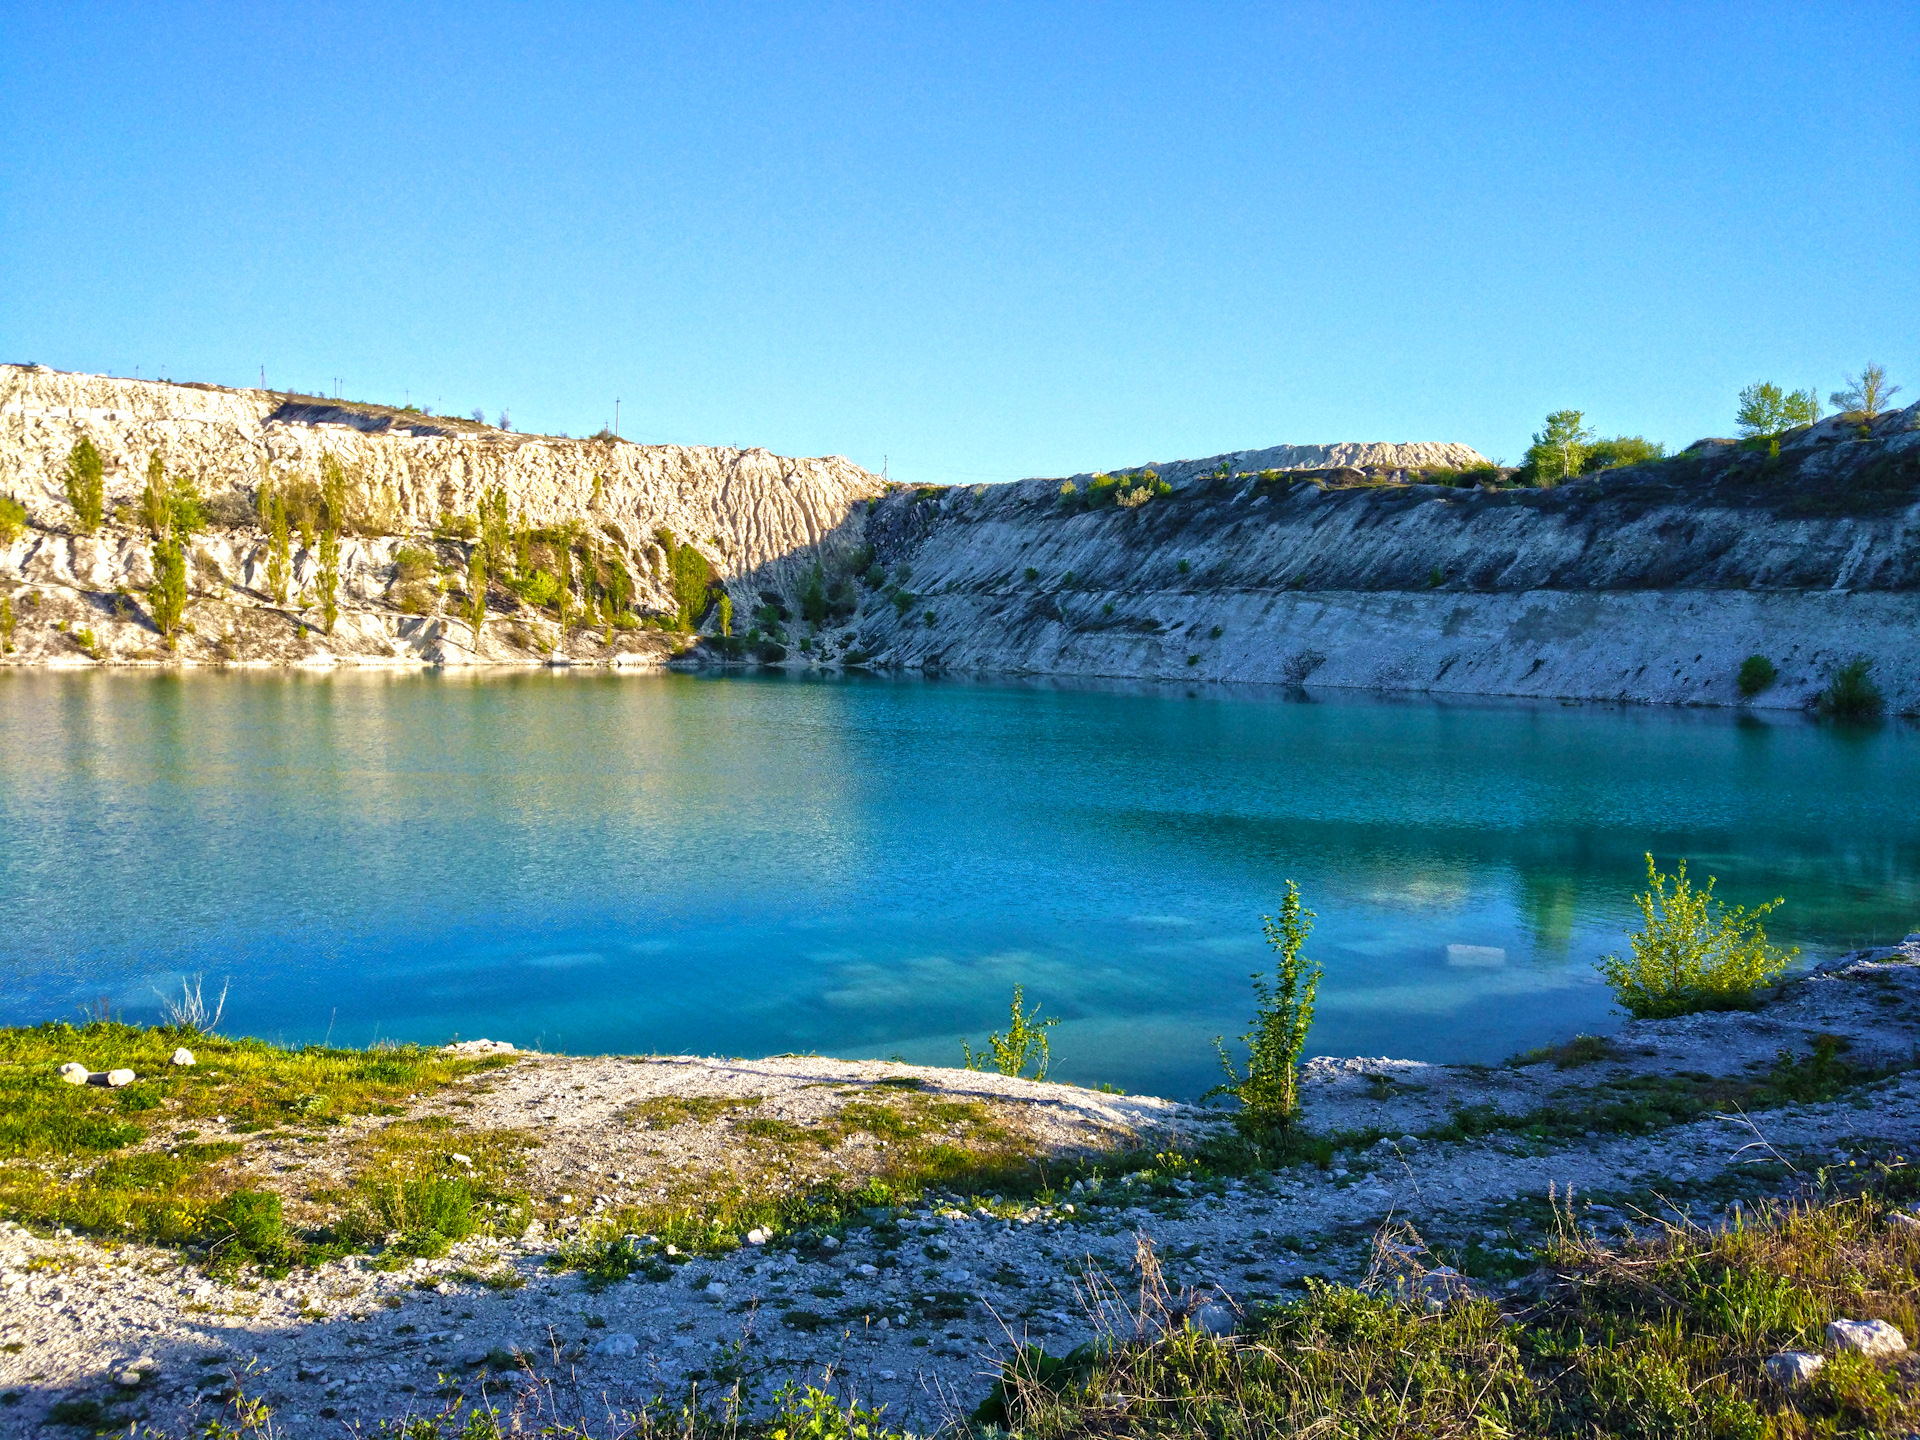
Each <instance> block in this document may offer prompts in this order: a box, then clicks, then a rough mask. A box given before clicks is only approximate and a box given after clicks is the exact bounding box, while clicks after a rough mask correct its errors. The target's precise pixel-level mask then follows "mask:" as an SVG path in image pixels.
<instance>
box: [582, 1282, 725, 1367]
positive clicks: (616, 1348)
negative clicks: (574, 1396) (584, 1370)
mask: <svg viewBox="0 0 1920 1440" xmlns="http://www.w3.org/2000/svg"><path fill="white" fill-rule="evenodd" d="M722 1288H724V1287H722ZM593 1353H594V1354H596V1355H609V1356H612V1357H613V1358H614V1359H616V1360H631V1359H632V1358H633V1357H634V1356H636V1355H638V1354H639V1353H640V1341H639V1339H638V1338H637V1337H636V1336H633V1335H629V1334H628V1333H627V1332H626V1331H624V1330H615V1331H614V1332H613V1333H612V1334H610V1335H607V1336H604V1337H603V1338H602V1339H601V1341H600V1343H599V1344H598V1345H595V1346H594V1347H593Z"/></svg>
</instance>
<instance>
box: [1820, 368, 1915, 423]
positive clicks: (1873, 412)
mask: <svg viewBox="0 0 1920 1440" xmlns="http://www.w3.org/2000/svg"><path fill="white" fill-rule="evenodd" d="M1846 380H1847V388H1846V389H1844V390H1836V391H1834V392H1833V394H1831V395H1829V396H1828V397H1827V398H1828V399H1829V400H1831V401H1832V402H1833V408H1834V409H1836V410H1838V411H1840V412H1841V413H1842V414H1843V415H1858V416H1859V417H1860V418H1861V419H1862V420H1877V419H1879V417H1880V416H1881V415H1882V414H1883V413H1885V411H1886V408H1887V402H1888V401H1890V400H1891V399H1893V397H1894V396H1896V395H1898V394H1899V393H1900V387H1899V386H1898V385H1889V384H1887V370H1886V367H1885V366H1884V365H1876V364H1874V363H1873V362H1872V361H1871V360H1869V361H1868V362H1867V363H1866V364H1865V365H1864V366H1863V367H1862V368H1861V370H1860V378H1859V379H1857V380H1856V379H1854V377H1853V376H1851V375H1849V376H1847V377H1846Z"/></svg>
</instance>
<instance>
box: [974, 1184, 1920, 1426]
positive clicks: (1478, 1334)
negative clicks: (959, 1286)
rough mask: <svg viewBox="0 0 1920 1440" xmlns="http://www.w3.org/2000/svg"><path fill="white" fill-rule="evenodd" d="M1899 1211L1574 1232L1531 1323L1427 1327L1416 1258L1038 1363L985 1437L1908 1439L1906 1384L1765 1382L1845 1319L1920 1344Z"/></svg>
mask: <svg viewBox="0 0 1920 1440" xmlns="http://www.w3.org/2000/svg"><path fill="white" fill-rule="evenodd" d="M1886 1211H1887V1203H1886V1201H1885V1199H1884V1197H1882V1196H1879V1195H1874V1194H1868V1195H1863V1196H1858V1197H1848V1198H1832V1197H1829V1198H1828V1199H1826V1200H1824V1201H1822V1202H1818V1203H1809V1204H1803V1205H1799V1206H1795V1207H1790V1208H1783V1209H1778V1210H1774V1211H1771V1212H1768V1213H1766V1214H1765V1215H1763V1216H1761V1217H1760V1218H1759V1219H1757V1220H1756V1221H1755V1222H1754V1223H1751V1224H1747V1225H1744V1226H1738V1227H1734V1228H1732V1229H1729V1230H1724V1231H1721V1232H1718V1233H1712V1234H1709V1233H1707V1232H1705V1231H1701V1230H1697V1229H1681V1228H1676V1229H1672V1230H1668V1231H1666V1232H1664V1233H1662V1234H1660V1235H1659V1236H1656V1237H1654V1238H1651V1239H1648V1240H1644V1241H1628V1242H1624V1243H1622V1244H1619V1245H1605V1244H1602V1243H1600V1242H1598V1241H1596V1240H1594V1239H1592V1238H1590V1237H1581V1236H1578V1235H1577V1234H1576V1232H1575V1230H1574V1228H1573V1227H1572V1226H1571V1224H1563V1225H1562V1226H1561V1228H1560V1231H1559V1235H1558V1238H1557V1239H1556V1240H1555V1241H1554V1242H1553V1243H1552V1244H1551V1245H1550V1246H1549V1248H1548V1251H1547V1255H1546V1258H1547V1262H1548V1266H1549V1270H1550V1273H1551V1276H1552V1279H1551V1282H1550V1283H1549V1284H1548V1286H1547V1287H1546V1289H1545V1291H1544V1293H1543V1294H1541V1295H1540V1296H1539V1297H1538V1298H1536V1299H1534V1300H1532V1301H1530V1302H1528V1303H1527V1304H1526V1305H1525V1306H1524V1308H1517V1309H1514V1310H1503V1309H1502V1308H1501V1307H1500V1306H1498V1305H1496V1304H1494V1303H1493V1302H1491V1301H1488V1300H1484V1299H1477V1298H1455V1299H1453V1300H1452V1301H1451V1302H1450V1303H1444V1304H1439V1305H1437V1306H1431V1307H1430V1306H1429V1305H1428V1304H1426V1303H1424V1296H1425V1295H1427V1294H1432V1293H1434V1292H1433V1291H1431V1290H1430V1289H1423V1287H1422V1285H1421V1281H1422V1279H1423V1277H1424V1267H1423V1266H1422V1264H1421V1263H1420V1262H1419V1260H1418V1258H1417V1257H1415V1258H1413V1259H1412V1260H1411V1262H1410V1265H1409V1269H1408V1270H1407V1271H1404V1272H1402V1273H1401V1274H1399V1275H1397V1276H1396V1275H1390V1274H1377V1276H1376V1283H1374V1284H1373V1285H1371V1286H1370V1287H1367V1288H1349V1287H1342V1286H1332V1285H1327V1284H1324V1283H1322V1282H1319V1281H1317V1280H1310V1281H1309V1282H1308V1289H1307V1293H1306V1295H1305V1296H1304V1297H1302V1298H1300V1299H1298V1300H1294V1301H1290V1302H1288V1303H1285V1304H1281V1305H1278V1306H1275V1307H1273V1308H1270V1309H1267V1310H1265V1311H1262V1312H1259V1313H1257V1314H1255V1315H1254V1316H1252V1317H1250V1323H1249V1324H1248V1326H1247V1327H1246V1329H1245V1330H1244V1331H1243V1332H1242V1333H1241V1334H1239V1335H1236V1336H1232V1337H1228V1338H1221V1339H1216V1338H1212V1337H1209V1336H1206V1335H1203V1334H1201V1333H1199V1332H1198V1331H1195V1330H1192V1329H1186V1328H1179V1329H1174V1330H1171V1331H1170V1332H1168V1333H1166V1334H1164V1335H1163V1336H1161V1337H1159V1338H1146V1339H1140V1338H1134V1337H1131V1336H1128V1337H1125V1338H1119V1337H1114V1338H1110V1339H1109V1340H1108V1341H1107V1342H1106V1343H1105V1344H1104V1345H1101V1346H1095V1347H1089V1348H1088V1349H1085V1350H1082V1351H1079V1352H1076V1353H1075V1354H1074V1355H1071V1356H1066V1357H1057V1358H1056V1357H1045V1356H1042V1355H1040V1354H1039V1352H1036V1351H1032V1350H1028V1351H1025V1352H1022V1353H1021V1354H1020V1355H1018V1356H1016V1358H1015V1359H1014V1361H1013V1362H1012V1363H1011V1364H1009V1365H1008V1366H1006V1367H1005V1370H1004V1371H1003V1374H1002V1377H1001V1384H1000V1386H999V1388H998V1389H997V1391H996V1392H995V1395H994V1396H993V1397H992V1399H991V1400H990V1401H989V1405H988V1406H987V1407H983V1410H982V1413H981V1414H979V1415H977V1416H976V1417H975V1418H976V1421H977V1422H980V1423H986V1422H992V1423H997V1424H1000V1425H1002V1426H1006V1427H1008V1428H1009V1429H1011V1430H1012V1432H1013V1433H1015V1434H1019V1435H1023V1436H1028V1437H1033V1440H1040V1437H1069V1436H1095V1435H1098V1436H1101V1437H1121V1436H1140V1437H1147V1436H1156V1437H1157V1436H1173V1435H1210V1436H1228V1435H1235V1436H1237V1435H1286V1434H1315V1435H1322V1434H1324V1435H1328V1436H1350V1437H1369V1440H1371V1437H1387V1436H1402V1435H1422V1436H1444V1437H1453V1436H1460V1437H1466V1436H1474V1437H1480V1436H1491V1435H1528V1436H1561V1435H1564V1436H1581V1437H1592V1440H1603V1437H1616V1436H1618V1437H1626V1436H1655V1435H1658V1436H1676V1437H1702V1440H1705V1437H1715V1440H1723V1437H1748V1436H1750V1437H1754V1440H1761V1437H1771V1436H1779V1437H1802V1436H1805V1437H1812V1436H1825V1435H1843V1434H1845V1435H1854V1434H1903V1433H1906V1432H1908V1431H1911V1430H1912V1429H1914V1428H1915V1426H1916V1424H1920V1372H1916V1369H1915V1367H1913V1366H1912V1365H1911V1364H1881V1363H1875V1362H1867V1361H1862V1360H1860V1359H1858V1358H1857V1357H1839V1356H1834V1357H1831V1358H1829V1360H1828V1362H1827V1365H1826V1366H1825V1367H1824V1368H1823V1370H1822V1371H1821V1372H1820V1374H1821V1377H1822V1378H1821V1379H1818V1380H1816V1382H1815V1383H1814V1385H1812V1386H1811V1387H1810V1388H1809V1389H1807V1390H1806V1391H1804V1392H1801V1393H1799V1394H1790V1393H1788V1392H1785V1391H1782V1390H1779V1389H1777V1388H1776V1387H1774V1386H1773V1385H1772V1384H1771V1383H1770V1382H1769V1381H1768V1380H1767V1379H1766V1376H1765V1372H1764V1370H1763V1368H1762V1367H1763V1363H1764V1361H1765V1359H1766V1357H1767V1356H1769V1355H1771V1354H1774V1353H1777V1352H1778V1351H1780V1350H1782V1349H1789V1348H1795V1349H1807V1350H1814V1351H1820V1350H1822V1349H1824V1348H1825V1344H1824V1327H1825V1325H1826V1324H1827V1322H1828V1321H1830V1320H1833V1319H1838V1318H1851V1319H1883V1320H1887V1321H1889V1322H1890V1323H1892V1324H1894V1325H1896V1326H1898V1327H1900V1328H1901V1329H1902V1330H1903V1331H1904V1332H1905V1333H1908V1334H1912V1333H1914V1331H1915V1328H1916V1326H1920V1299H1916V1297H1920V1237H1917V1236H1915V1235H1914V1234H1913V1233H1912V1231H1911V1230H1910V1229H1909V1228H1907V1227H1902V1226H1897V1225H1889V1224H1888V1223H1887V1220H1886ZM1395 1280H1398V1281H1400V1282H1402V1283H1401V1284H1399V1285H1397V1286H1396V1284H1395V1283H1393V1282H1394V1281H1395ZM1409 1280H1411V1281H1412V1282H1413V1283H1412V1284H1411V1285H1410V1286H1409V1285H1408V1284H1407V1283H1405V1282H1407V1281H1409ZM1147 1333H1148V1335H1149V1336H1151V1335H1152V1334H1153V1331H1152V1330H1149V1331H1148V1332H1147ZM990 1412H991V1413H990Z"/></svg>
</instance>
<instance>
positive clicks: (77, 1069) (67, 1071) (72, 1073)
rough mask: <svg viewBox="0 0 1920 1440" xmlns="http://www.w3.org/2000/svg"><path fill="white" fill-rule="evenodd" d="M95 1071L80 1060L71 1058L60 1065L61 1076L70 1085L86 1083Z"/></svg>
mask: <svg viewBox="0 0 1920 1440" xmlns="http://www.w3.org/2000/svg"><path fill="white" fill-rule="evenodd" d="M92 1074H93V1072H92V1071H91V1070H89V1069H87V1067H86V1066H84V1065H82V1064H81V1063H80V1062H79V1061H78V1060H69V1061H67V1063H66V1064H64V1065H62V1066H61V1067H60V1078H61V1079H62V1080H64V1081H66V1082H67V1083H68V1084H69V1085H84V1084H86V1083H87V1079H88V1077H89V1076H91V1075H92Z"/></svg>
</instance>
